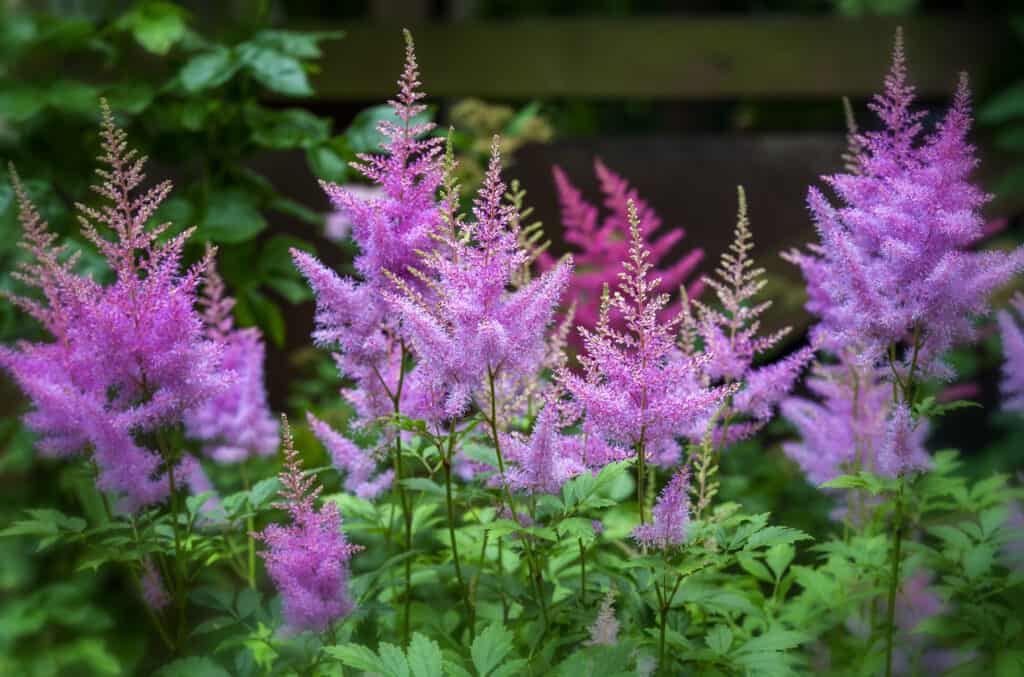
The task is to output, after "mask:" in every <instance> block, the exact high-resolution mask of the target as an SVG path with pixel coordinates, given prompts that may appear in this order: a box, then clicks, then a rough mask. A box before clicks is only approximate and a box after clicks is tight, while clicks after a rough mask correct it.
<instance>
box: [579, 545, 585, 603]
mask: <svg viewBox="0 0 1024 677" xmlns="http://www.w3.org/2000/svg"><path fill="white" fill-rule="evenodd" d="M577 540H578V541H579V544H580V603H581V604H582V605H583V606H586V605H587V549H586V548H585V547H584V546H583V539H582V538H579V539H577Z"/></svg>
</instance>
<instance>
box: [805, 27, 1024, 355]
mask: <svg viewBox="0 0 1024 677" xmlns="http://www.w3.org/2000/svg"><path fill="white" fill-rule="evenodd" d="M913 103H914V88H913V87H912V86H911V85H910V84H908V83H907V74H906V65H905V62H904V55H903V41H902V36H901V35H899V34H898V35H897V38H896V47H895V53H894V56H893V63H892V68H891V70H890V71H889V74H888V76H887V77H886V79H885V91H884V92H883V93H882V94H881V95H879V96H876V97H875V99H874V101H873V103H872V104H871V109H872V110H873V111H874V112H875V113H876V115H877V116H878V118H879V119H880V121H881V123H882V128H881V129H880V130H878V131H874V132H868V133H865V134H862V135H860V136H859V137H858V139H859V142H860V143H859V148H858V150H857V153H858V154H857V156H856V159H855V160H856V170H857V171H854V172H849V173H844V174H835V175H832V176H828V177H825V178H824V181H825V183H826V184H827V185H828V187H829V188H830V189H832V191H833V192H834V193H835V195H836V197H837V200H836V204H833V203H832V202H830V200H829V199H828V198H827V197H826V196H825V195H824V193H822V192H821V191H819V190H818V189H816V188H811V190H810V192H809V195H808V204H809V206H810V209H811V213H812V215H813V217H814V221H815V224H816V226H817V229H818V234H819V237H820V240H821V242H820V244H818V245H815V246H813V247H811V248H810V250H809V251H808V252H806V253H801V252H791V253H790V254H788V258H789V260H790V261H792V262H794V263H796V264H797V265H798V266H800V268H801V269H802V271H803V274H804V277H805V278H806V280H807V285H808V291H809V295H810V300H809V301H808V304H807V309H808V310H809V311H811V312H812V313H814V314H816V315H818V316H819V317H820V318H821V325H820V326H819V327H818V329H817V333H818V337H819V338H820V340H821V341H822V344H823V346H824V347H825V348H828V349H829V350H832V351H833V352H838V351H840V350H842V349H844V348H845V347H847V346H851V345H857V346H860V347H861V348H863V349H864V350H865V351H866V353H865V354H866V357H867V358H869V359H870V358H872V357H874V358H877V357H879V356H881V355H883V354H884V352H885V351H886V350H887V349H888V347H889V346H890V345H893V344H904V345H907V346H908V347H909V348H910V349H908V351H907V353H908V355H907V361H908V362H910V361H911V357H910V353H913V352H915V351H914V350H912V349H913V348H914V343H915V339H914V338H912V337H914V336H915V333H916V343H917V347H918V348H919V350H918V351H916V352H918V355H917V357H918V359H917V365H918V367H919V368H920V369H921V370H922V372H923V373H935V374H948V370H946V369H945V368H944V367H943V365H942V364H941V363H940V358H941V356H942V354H943V353H944V352H945V351H946V350H947V349H948V348H949V347H950V346H951V345H952V344H954V343H955V342H958V341H962V340H970V339H971V338H972V337H973V336H974V330H973V327H972V317H974V316H976V315H978V314H983V313H986V312H987V311H988V297H989V295H990V293H991V292H992V291H993V290H994V289H996V288H997V287H999V286H1001V285H1003V284H1005V283H1006V281H1007V280H1008V279H1009V278H1010V277H1011V276H1012V275H1013V274H1014V273H1016V272H1017V271H1019V270H1021V268H1022V267H1024V248H1022V249H1017V250H1015V251H1013V252H1009V253H1008V252H1001V251H974V250H973V249H972V246H973V245H974V244H975V243H976V242H977V241H978V240H980V239H981V238H982V237H984V234H985V233H984V225H985V222H984V219H983V218H982V215H981V207H982V206H983V205H984V204H985V203H986V202H988V201H989V199H990V196H989V195H987V194H986V193H984V192H983V191H982V190H981V189H979V188H978V187H977V186H975V185H974V184H972V183H971V182H970V178H969V177H970V174H971V172H972V171H973V170H974V169H975V168H976V167H977V165H978V159H977V157H976V156H975V148H974V146H973V145H971V144H970V143H969V142H968V141H967V134H968V132H969V131H970V126H971V110H970V93H969V90H968V86H967V79H966V76H962V77H961V80H960V84H959V86H958V87H957V90H956V94H955V96H954V99H953V104H952V106H951V107H950V108H949V110H948V112H947V113H946V115H945V117H944V118H943V119H942V120H941V121H940V122H939V123H938V124H937V125H936V127H935V129H934V131H932V132H931V133H930V134H924V133H923V125H922V118H923V116H924V113H923V112H922V111H915V110H913V107H912V106H913Z"/></svg>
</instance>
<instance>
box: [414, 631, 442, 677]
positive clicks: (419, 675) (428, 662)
mask: <svg viewBox="0 0 1024 677" xmlns="http://www.w3.org/2000/svg"><path fill="white" fill-rule="evenodd" d="M443 663H444V661H443V658H442V656H441V647H440V646H439V645H438V644H437V642H435V641H434V640H432V639H427V638H426V637H424V636H423V635H421V634H420V633H418V632H416V633H413V636H412V641H410V642H409V669H410V670H411V671H412V674H413V677H443V674H444V673H443V667H442V666H443Z"/></svg>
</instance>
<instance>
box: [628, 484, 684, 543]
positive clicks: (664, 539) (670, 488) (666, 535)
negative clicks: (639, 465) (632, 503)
mask: <svg viewBox="0 0 1024 677" xmlns="http://www.w3.org/2000/svg"><path fill="white" fill-rule="evenodd" d="M651 514H652V515H653V517H654V520H653V521H652V523H651V524H641V525H640V526H638V527H637V528H635V529H634V530H633V538H634V539H636V540H637V542H639V543H642V544H643V545H646V546H647V547H650V548H660V549H662V550H664V549H667V548H669V547H670V546H674V545H681V544H682V543H684V542H685V541H686V527H687V526H688V525H689V524H690V466H689V465H685V464H684V465H682V466H680V467H679V470H677V471H676V473H675V475H673V476H672V479H671V480H669V483H668V484H666V485H665V488H664V489H662V490H661V494H660V495H659V496H658V500H657V502H655V504H654V510H653V511H651Z"/></svg>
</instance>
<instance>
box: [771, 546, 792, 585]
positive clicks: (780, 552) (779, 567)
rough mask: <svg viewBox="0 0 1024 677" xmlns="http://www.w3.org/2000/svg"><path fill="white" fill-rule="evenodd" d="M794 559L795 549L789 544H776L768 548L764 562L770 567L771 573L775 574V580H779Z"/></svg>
mask: <svg viewBox="0 0 1024 677" xmlns="http://www.w3.org/2000/svg"><path fill="white" fill-rule="evenodd" d="M794 557H796V548H794V547H793V546H792V545H790V544H789V543H777V544H775V545H773V546H772V547H770V548H768V552H767V553H765V556H764V561H765V562H766V563H767V564H768V566H769V567H771V570H772V573H774V574H775V579H776V580H779V579H781V578H782V574H784V573H785V571H786V567H788V566H789V565H790V563H791V562H792V561H793V558H794Z"/></svg>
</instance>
